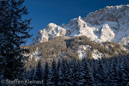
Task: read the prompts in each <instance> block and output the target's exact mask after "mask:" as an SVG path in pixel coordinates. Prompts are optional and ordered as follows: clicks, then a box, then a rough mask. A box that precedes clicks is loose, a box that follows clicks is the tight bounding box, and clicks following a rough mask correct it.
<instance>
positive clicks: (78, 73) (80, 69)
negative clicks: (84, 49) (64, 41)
mask: <svg viewBox="0 0 129 86" xmlns="http://www.w3.org/2000/svg"><path fill="white" fill-rule="evenodd" d="M128 62H129V55H127V56H123V57H117V58H116V57H112V58H102V59H98V60H95V59H92V60H91V59H86V58H84V59H83V60H82V61H77V60H71V61H67V60H66V59H60V60H59V61H58V62H57V64H56V62H55V61H53V62H52V64H51V66H50V67H49V66H48V63H47V62H46V63H45V67H44V69H43V70H44V72H43V75H44V76H43V78H42V80H44V86H128V85H129V66H128ZM35 71H36V70H35ZM28 79H29V78H28ZM39 80H40V78H39Z"/></svg>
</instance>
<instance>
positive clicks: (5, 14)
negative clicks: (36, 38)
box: [0, 0, 32, 79]
mask: <svg viewBox="0 0 129 86" xmlns="http://www.w3.org/2000/svg"><path fill="white" fill-rule="evenodd" d="M23 2H24V0H1V1H0V59H2V61H3V63H1V64H0V67H1V70H2V72H1V75H3V79H16V78H17V79H22V78H23V76H22V75H23V72H24V69H23V59H24V56H23V55H22V52H23V51H25V49H21V48H20V46H21V45H22V44H24V43H25V42H26V39H27V38H30V37H31V35H30V34H29V31H30V30H31V29H32V28H31V27H29V24H30V19H29V20H28V19H25V20H23V19H22V17H23V16H24V15H27V14H28V12H27V8H26V7H25V6H22V4H23Z"/></svg>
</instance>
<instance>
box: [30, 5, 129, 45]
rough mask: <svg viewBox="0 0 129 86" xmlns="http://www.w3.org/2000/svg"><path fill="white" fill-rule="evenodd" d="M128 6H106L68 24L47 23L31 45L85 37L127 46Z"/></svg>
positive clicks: (128, 30)
mask: <svg viewBox="0 0 129 86" xmlns="http://www.w3.org/2000/svg"><path fill="white" fill-rule="evenodd" d="M128 22H129V5H119V6H118V5H117V6H106V7H105V8H104V9H100V10H97V11H95V12H91V13H89V14H88V15H87V17H84V18H81V16H79V17H78V18H73V19H71V20H70V22H69V23H68V24H62V25H61V26H58V25H56V24H54V23H49V24H48V25H47V27H46V28H45V29H43V30H40V31H39V32H38V34H37V36H36V37H35V38H33V40H32V43H31V45H34V44H36V43H40V42H45V41H48V40H50V39H52V38H54V37H57V36H68V37H73V36H86V37H88V38H89V39H91V40H92V41H95V42H99V43H102V42H106V41H113V42H118V43H121V44H123V45H128V43H129V41H128V36H129V29H128V28H129V23H128Z"/></svg>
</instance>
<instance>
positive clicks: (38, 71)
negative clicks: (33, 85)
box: [34, 60, 43, 81]
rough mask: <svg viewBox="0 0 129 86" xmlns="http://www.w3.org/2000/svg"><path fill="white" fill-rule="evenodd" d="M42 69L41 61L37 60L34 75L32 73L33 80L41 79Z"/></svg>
mask: <svg viewBox="0 0 129 86" xmlns="http://www.w3.org/2000/svg"><path fill="white" fill-rule="evenodd" d="M42 73H43V71H42V67H41V61H40V60H39V62H38V64H37V67H36V70H35V75H34V80H40V81H41V80H43V79H42V78H43V77H42V76H43V74H42Z"/></svg>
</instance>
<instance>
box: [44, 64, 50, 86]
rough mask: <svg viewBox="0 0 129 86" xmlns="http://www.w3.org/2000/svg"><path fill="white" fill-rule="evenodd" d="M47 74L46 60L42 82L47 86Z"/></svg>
mask: <svg viewBox="0 0 129 86" xmlns="http://www.w3.org/2000/svg"><path fill="white" fill-rule="evenodd" d="M48 74H49V68H48V62H46V63H45V65H44V70H43V83H44V85H45V86H47V81H48Z"/></svg>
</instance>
